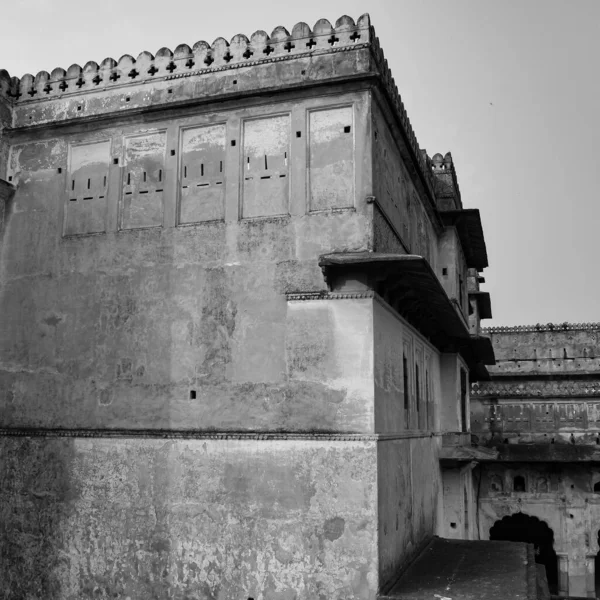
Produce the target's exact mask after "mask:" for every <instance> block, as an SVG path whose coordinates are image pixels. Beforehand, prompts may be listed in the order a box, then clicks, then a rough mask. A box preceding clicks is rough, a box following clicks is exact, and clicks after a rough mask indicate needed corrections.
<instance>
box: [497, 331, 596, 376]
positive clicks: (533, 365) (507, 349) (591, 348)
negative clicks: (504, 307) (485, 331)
mask: <svg viewBox="0 0 600 600" xmlns="http://www.w3.org/2000/svg"><path fill="white" fill-rule="evenodd" d="M532 329H534V330H533V331H530V330H524V331H514V330H513V331H501V330H496V329H495V328H492V329H490V330H489V335H490V337H491V338H492V344H493V346H494V352H495V354H496V363H497V364H496V365H495V366H494V367H493V368H492V369H491V372H493V373H494V374H495V375H499V376H508V375H520V374H527V375H531V374H552V375H560V374H571V373H578V374H593V373H597V372H598V369H599V368H600V356H599V355H598V340H599V335H600V328H598V327H595V328H585V329H574V328H569V329H563V328H562V326H561V325H560V324H557V325H555V326H554V327H553V328H552V329H549V328H547V327H545V326H544V327H542V328H541V330H540V331H536V330H535V328H532Z"/></svg>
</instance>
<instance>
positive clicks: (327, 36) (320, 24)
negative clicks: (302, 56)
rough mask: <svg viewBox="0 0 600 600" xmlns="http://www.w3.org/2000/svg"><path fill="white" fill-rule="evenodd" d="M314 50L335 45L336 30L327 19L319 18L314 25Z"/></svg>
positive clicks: (326, 48)
mask: <svg viewBox="0 0 600 600" xmlns="http://www.w3.org/2000/svg"><path fill="white" fill-rule="evenodd" d="M312 30H313V39H314V41H315V46H314V48H313V49H314V50H328V49H331V48H333V47H334V45H335V44H336V43H337V42H336V41H335V38H336V36H335V35H334V34H335V30H334V29H333V27H332V25H331V23H330V22H329V21H328V20H327V19H319V20H318V21H317V22H316V23H315V26H314V27H313V29H312Z"/></svg>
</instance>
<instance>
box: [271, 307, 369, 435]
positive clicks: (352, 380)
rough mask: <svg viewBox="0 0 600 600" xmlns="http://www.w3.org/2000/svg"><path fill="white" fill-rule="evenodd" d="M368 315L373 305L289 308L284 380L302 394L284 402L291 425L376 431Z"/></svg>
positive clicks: (291, 394) (293, 394)
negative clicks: (303, 393) (285, 377)
mask: <svg viewBox="0 0 600 600" xmlns="http://www.w3.org/2000/svg"><path fill="white" fill-rule="evenodd" d="M373 310H374V308H373V300H372V299H362V300H361V299H352V300H343V299H342V300H303V301H290V302H289V304H288V318H287V321H286V338H287V340H288V341H287V344H288V346H287V353H286V363H287V374H288V377H289V383H290V388H291V389H296V390H301V389H304V390H306V392H305V395H300V394H298V393H297V392H296V393H291V392H290V396H289V397H288V398H287V400H285V399H284V400H283V403H284V404H285V406H286V408H285V409H284V410H287V411H289V412H290V413H293V414H292V417H293V419H294V421H295V422H296V423H301V422H304V423H305V427H306V428H315V429H324V428H327V427H329V428H331V429H338V430H342V431H356V432H361V431H362V432H365V431H370V432H373V431H376V429H375V425H374V423H375V409H374V404H375V402H374V388H373V369H374V365H373V362H374V358H373V357H374V338H373ZM325 390H327V391H325ZM311 392H312V393H313V394H314V397H313V396H311ZM318 422H320V425H318V424H317V423H318Z"/></svg>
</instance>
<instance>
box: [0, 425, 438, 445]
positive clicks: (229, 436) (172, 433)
mask: <svg viewBox="0 0 600 600" xmlns="http://www.w3.org/2000/svg"><path fill="white" fill-rule="evenodd" d="M438 436H441V433H438V432H429V431H402V432H398V433H317V432H315V433H301V432H298V433H294V432H289V433H283V432H227V431H220V432H209V431H193V430H164V429H162V430H161V429H158V430H153V429H45V428H31V429H30V428H17V427H15V428H8V429H0V437H69V438H143V439H189V440H254V441H270V440H297V441H302V440H305V441H333V442H380V441H388V440H396V439H409V438H430V437H438Z"/></svg>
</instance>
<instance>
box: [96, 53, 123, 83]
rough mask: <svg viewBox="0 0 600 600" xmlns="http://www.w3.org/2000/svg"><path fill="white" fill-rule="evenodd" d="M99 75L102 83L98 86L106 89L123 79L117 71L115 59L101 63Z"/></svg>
mask: <svg viewBox="0 0 600 600" xmlns="http://www.w3.org/2000/svg"><path fill="white" fill-rule="evenodd" d="M98 74H99V75H100V77H101V78H102V82H101V83H99V84H98V85H102V86H104V87H108V86H110V85H111V84H112V83H116V82H118V81H119V79H120V78H121V75H120V73H119V72H118V70H117V61H116V60H115V59H114V58H105V59H104V60H103V61H102V62H101V63H100V68H99V73H98Z"/></svg>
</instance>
